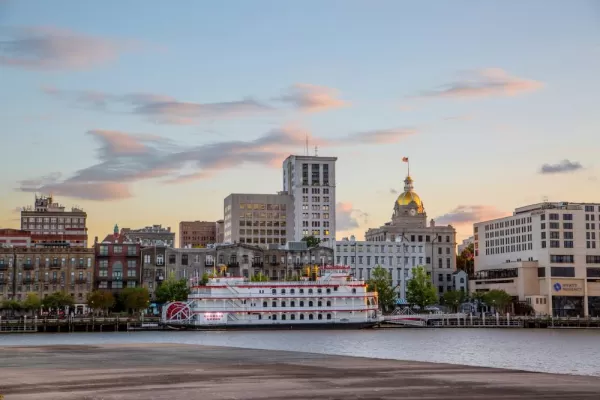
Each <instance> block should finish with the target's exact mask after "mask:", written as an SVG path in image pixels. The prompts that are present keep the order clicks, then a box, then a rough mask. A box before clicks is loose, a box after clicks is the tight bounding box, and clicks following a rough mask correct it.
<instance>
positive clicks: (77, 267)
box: [75, 264, 85, 269]
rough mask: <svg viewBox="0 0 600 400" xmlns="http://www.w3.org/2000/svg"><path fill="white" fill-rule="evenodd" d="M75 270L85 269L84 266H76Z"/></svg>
mask: <svg viewBox="0 0 600 400" xmlns="http://www.w3.org/2000/svg"><path fill="white" fill-rule="evenodd" d="M75 268H76V269H85V264H77V266H76V267H75Z"/></svg>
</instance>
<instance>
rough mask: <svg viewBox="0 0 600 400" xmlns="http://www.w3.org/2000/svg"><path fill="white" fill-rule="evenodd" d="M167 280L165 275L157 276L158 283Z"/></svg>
mask: <svg viewBox="0 0 600 400" xmlns="http://www.w3.org/2000/svg"><path fill="white" fill-rule="evenodd" d="M164 280H165V277H164V276H163V275H157V276H156V279H155V281H156V282H162V281H164Z"/></svg>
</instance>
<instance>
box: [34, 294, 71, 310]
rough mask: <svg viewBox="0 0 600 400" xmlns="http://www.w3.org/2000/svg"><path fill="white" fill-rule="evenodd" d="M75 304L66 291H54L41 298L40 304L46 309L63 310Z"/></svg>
mask: <svg viewBox="0 0 600 400" xmlns="http://www.w3.org/2000/svg"><path fill="white" fill-rule="evenodd" d="M74 304H75V301H74V300H73V298H72V297H71V296H70V295H69V294H68V293H66V292H54V293H52V294H49V295H48V296H46V297H45V298H44V300H42V306H43V307H44V308H47V309H55V310H64V309H65V308H66V307H72V306H73V305H74Z"/></svg>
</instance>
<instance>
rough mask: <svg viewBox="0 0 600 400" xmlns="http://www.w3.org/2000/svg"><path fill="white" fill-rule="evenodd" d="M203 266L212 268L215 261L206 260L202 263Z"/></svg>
mask: <svg viewBox="0 0 600 400" xmlns="http://www.w3.org/2000/svg"><path fill="white" fill-rule="evenodd" d="M204 266H205V267H214V266H215V261H214V260H206V261H204Z"/></svg>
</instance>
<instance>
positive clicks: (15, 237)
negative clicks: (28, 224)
mask: <svg viewBox="0 0 600 400" xmlns="http://www.w3.org/2000/svg"><path fill="white" fill-rule="evenodd" d="M0 246H9V247H11V246H12V247H29V246H31V232H28V231H22V230H19V229H0Z"/></svg>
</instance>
